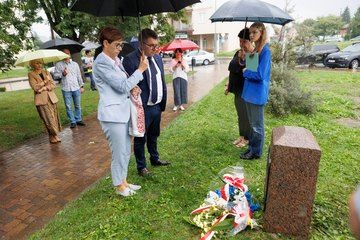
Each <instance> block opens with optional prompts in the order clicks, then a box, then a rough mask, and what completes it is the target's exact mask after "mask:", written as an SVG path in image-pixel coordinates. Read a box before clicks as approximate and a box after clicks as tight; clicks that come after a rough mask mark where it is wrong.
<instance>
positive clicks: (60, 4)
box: [36, 0, 186, 42]
mask: <svg viewBox="0 0 360 240" xmlns="http://www.w3.org/2000/svg"><path fill="white" fill-rule="evenodd" d="M36 1H38V3H39V5H40V6H41V8H42V9H43V10H44V12H45V14H46V16H47V18H48V20H49V24H50V26H51V27H52V29H54V30H55V31H56V32H57V33H58V34H59V35H60V36H61V37H67V38H70V39H73V40H75V41H78V42H83V41H84V40H85V39H88V40H96V39H97V36H98V32H99V30H100V29H102V28H103V27H104V26H107V25H112V26H115V27H117V28H119V29H120V30H121V31H122V33H123V34H124V36H125V37H129V36H134V35H135V36H136V35H137V34H138V22H137V20H136V18H134V17H120V16H118V17H101V18H100V17H95V16H92V15H89V14H86V13H81V12H72V11H70V6H72V5H73V4H74V2H75V0H36ZM170 18H174V19H179V20H181V21H183V22H185V21H186V20H185V14H184V11H179V12H178V13H169V14H155V15H150V16H143V17H141V26H142V27H143V28H144V27H150V26H151V25H152V24H153V23H155V25H156V29H155V30H157V31H158V33H159V35H160V36H165V37H167V35H168V34H170V35H172V37H173V36H174V34H175V33H174V29H173V27H172V26H171V25H170V23H169V21H168V19H170Z"/></svg>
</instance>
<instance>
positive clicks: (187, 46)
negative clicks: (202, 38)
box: [161, 39, 199, 52]
mask: <svg viewBox="0 0 360 240" xmlns="http://www.w3.org/2000/svg"><path fill="white" fill-rule="evenodd" d="M177 48H181V49H182V50H194V49H198V48H199V46H198V45H197V44H196V43H194V42H193V41H190V40H188V39H174V40H173V41H171V42H169V43H168V44H166V45H164V46H163V47H162V48H161V51H163V52H167V51H174V50H175V49H177Z"/></svg>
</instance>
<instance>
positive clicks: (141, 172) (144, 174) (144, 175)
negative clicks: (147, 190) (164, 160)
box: [138, 168, 151, 177]
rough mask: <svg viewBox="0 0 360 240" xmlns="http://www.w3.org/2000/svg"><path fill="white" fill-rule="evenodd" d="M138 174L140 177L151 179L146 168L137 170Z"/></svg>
mask: <svg viewBox="0 0 360 240" xmlns="http://www.w3.org/2000/svg"><path fill="white" fill-rule="evenodd" d="M138 174H139V175H140V176H142V177H151V172H150V171H149V170H148V169H147V168H143V169H141V170H138Z"/></svg>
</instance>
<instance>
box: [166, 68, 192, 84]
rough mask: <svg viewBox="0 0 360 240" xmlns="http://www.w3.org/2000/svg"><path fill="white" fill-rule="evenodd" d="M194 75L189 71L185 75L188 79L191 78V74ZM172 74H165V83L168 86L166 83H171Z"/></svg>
mask: <svg viewBox="0 0 360 240" xmlns="http://www.w3.org/2000/svg"><path fill="white" fill-rule="evenodd" d="M194 73H195V71H189V72H188V73H187V75H188V77H189V76H192V75H193V74H194ZM172 80H173V78H172V74H165V83H166V84H168V83H172Z"/></svg>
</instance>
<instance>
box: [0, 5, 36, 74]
mask: <svg viewBox="0 0 360 240" xmlns="http://www.w3.org/2000/svg"><path fill="white" fill-rule="evenodd" d="M35 9H36V4H35V3H34V2H32V1H22V0H5V1H0V22H1V28H0V70H1V71H2V72H4V71H7V70H9V69H10V68H11V67H12V66H13V64H14V62H15V56H16V54H18V53H19V52H20V51H21V50H23V49H28V48H30V47H32V41H31V35H30V27H31V25H32V24H33V23H34V22H36V21H39V20H40V19H39V18H38V17H36V15H37V14H36V11H35Z"/></svg>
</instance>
